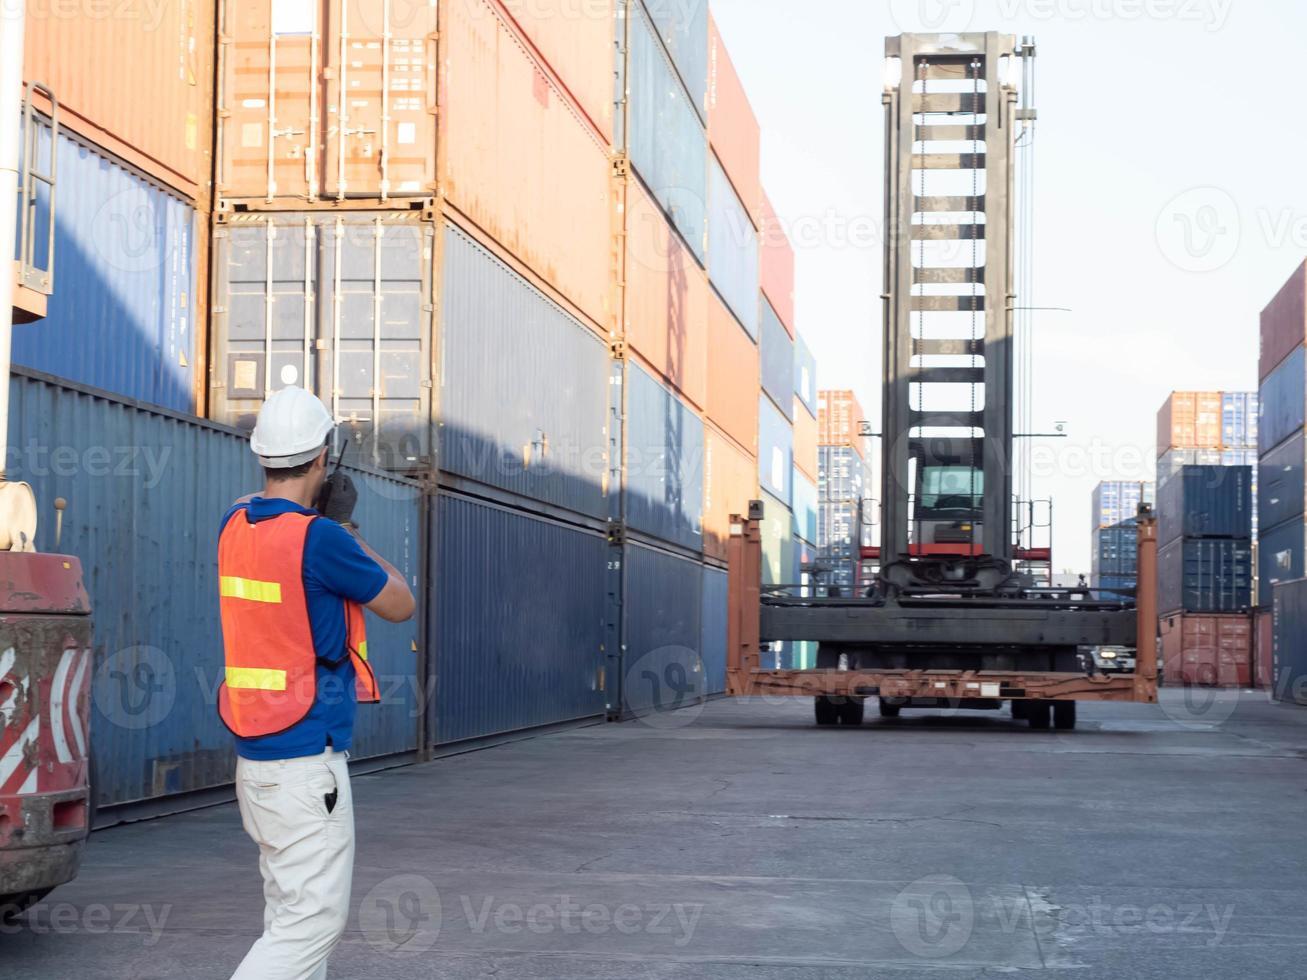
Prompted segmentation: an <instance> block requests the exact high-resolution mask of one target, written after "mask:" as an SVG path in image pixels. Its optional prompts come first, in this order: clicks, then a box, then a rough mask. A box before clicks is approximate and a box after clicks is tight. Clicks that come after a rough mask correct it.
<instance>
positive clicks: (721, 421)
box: [707, 294, 760, 456]
mask: <svg viewBox="0 0 1307 980" xmlns="http://www.w3.org/2000/svg"><path fill="white" fill-rule="evenodd" d="M759 356H760V355H759V352H758V345H757V344H755V343H754V342H753V341H752V340H751V339H750V338H749V335H748V334H747V333H745V332H744V328H743V327H741V326H740V324H739V323H738V322H737V321H736V319H735V317H733V316H732V315H731V313H730V311H729V310H727V309H726V304H724V303H723V302H722V301H721V297H719V296H717V295H715V294H714V295H712V296H710V297H709V299H708V393H707V400H708V408H707V415H708V418H709V419H711V420H712V421H713V422H715V423H717V425H719V426H721V428H722V430H723V431H724V432H726V433H727V434H728V435H729V436H730V437H731V438H732V439H734V440H735V441H736V442H738V443H739V444H740V445H741V446H742V447H744V448H745V449H746V450H748V451H749V453H750V454H751V455H755V456H756V455H757V453H758V377H759V370H760V368H759Z"/></svg>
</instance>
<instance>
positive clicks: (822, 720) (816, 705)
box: [812, 694, 840, 725]
mask: <svg viewBox="0 0 1307 980" xmlns="http://www.w3.org/2000/svg"><path fill="white" fill-rule="evenodd" d="M812 702H813V709H814V714H815V715H816V717H817V724H818V725H838V724H839V721H840V709H839V705H837V704H836V703H835V702H834V701H832V700H831V699H830V698H828V697H826V695H824V694H823V695H821V696H820V697H817V698H813V699H812Z"/></svg>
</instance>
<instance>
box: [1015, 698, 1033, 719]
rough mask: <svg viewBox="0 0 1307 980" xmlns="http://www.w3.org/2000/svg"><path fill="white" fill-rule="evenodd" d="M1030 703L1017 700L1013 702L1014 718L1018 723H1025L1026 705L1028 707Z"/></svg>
mask: <svg viewBox="0 0 1307 980" xmlns="http://www.w3.org/2000/svg"><path fill="white" fill-rule="evenodd" d="M1028 703H1029V702H1026V701H1020V700H1015V701H1013V702H1012V717H1013V718H1014V719H1016V720H1017V721H1025V718H1026V705H1027V704H1028Z"/></svg>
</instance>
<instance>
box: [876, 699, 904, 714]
mask: <svg viewBox="0 0 1307 980" xmlns="http://www.w3.org/2000/svg"><path fill="white" fill-rule="evenodd" d="M902 710H903V705H901V704H891V703H890V702H889V701H886V700H885V699H884V698H881V699H880V716H881V717H882V718H897V717H898V716H899V712H900V711H902Z"/></svg>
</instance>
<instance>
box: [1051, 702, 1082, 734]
mask: <svg viewBox="0 0 1307 980" xmlns="http://www.w3.org/2000/svg"><path fill="white" fill-rule="evenodd" d="M1053 727H1054V728H1056V729H1057V730H1058V731H1062V732H1069V731H1071V730H1073V729H1074V728H1075V727H1076V703H1075V702H1074V701H1054V702H1053Z"/></svg>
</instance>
